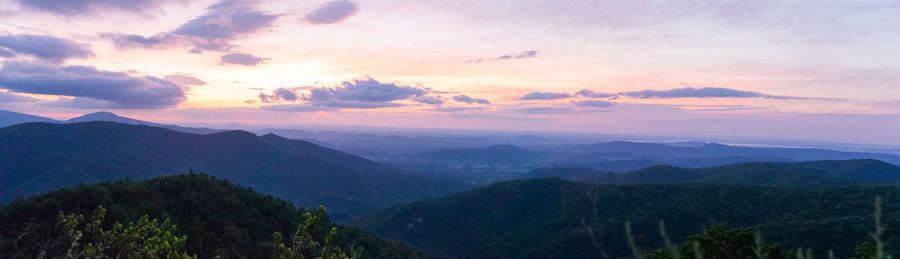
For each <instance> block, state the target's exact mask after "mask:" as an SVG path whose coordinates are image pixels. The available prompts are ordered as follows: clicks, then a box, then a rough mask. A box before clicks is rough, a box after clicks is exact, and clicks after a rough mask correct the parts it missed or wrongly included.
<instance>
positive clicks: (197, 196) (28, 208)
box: [0, 174, 418, 258]
mask: <svg viewBox="0 0 900 259" xmlns="http://www.w3.org/2000/svg"><path fill="white" fill-rule="evenodd" d="M101 205H102V206H103V207H104V208H106V209H107V210H108V211H107V213H106V215H107V219H108V220H106V221H105V222H106V223H111V222H117V221H118V222H133V221H136V220H138V219H139V218H140V217H142V216H143V215H148V216H150V217H151V218H156V219H165V218H169V219H171V220H172V222H173V223H175V224H176V226H177V227H178V230H179V231H180V233H175V234H176V235H186V236H187V237H188V239H187V244H186V249H187V251H188V252H189V254H197V255H199V256H200V258H211V257H212V256H215V255H222V256H225V257H226V258H271V252H272V248H273V247H272V241H273V238H272V237H273V233H274V232H280V233H284V234H285V235H286V236H287V237H291V235H292V234H293V233H294V231H296V230H297V225H298V223H299V222H300V220H301V214H302V213H303V212H304V211H305V210H304V209H302V208H301V209H298V208H295V207H294V206H293V205H291V204H290V203H289V202H286V201H284V200H281V199H276V198H273V197H272V196H271V195H263V194H260V193H257V192H255V191H253V190H250V189H245V188H242V187H239V186H236V185H234V184H231V183H229V182H228V181H225V180H217V179H215V178H213V177H209V176H206V175H203V174H185V175H175V176H165V177H158V178H153V179H150V180H146V181H141V182H132V181H120V182H113V183H109V182H107V183H101V184H95V185H81V186H78V187H74V188H66V189H62V190H57V191H52V192H49V193H46V194H41V195H37V196H32V197H29V198H26V199H19V200H16V201H14V202H12V203H10V204H8V205H3V206H0V222H2V224H0V258H14V257H21V258H35V257H37V254H38V253H39V251H41V250H47V249H48V248H49V247H48V246H47V244H48V237H50V236H53V235H56V234H58V233H57V232H58V231H59V230H58V228H59V227H60V226H57V225H56V223H57V220H58V219H57V213H58V212H64V213H65V214H70V213H74V214H86V215H88V216H90V215H91V211H92V210H93V209H94V208H97V206H101ZM320 227H321V228H323V229H324V230H316V231H318V232H323V231H327V229H328V228H330V227H331V223H328V221H327V219H325V222H324V224H322V225H321V226H320ZM338 237H339V241H338V243H339V244H340V245H341V246H343V247H345V250H346V251H349V246H350V245H351V244H355V245H356V246H357V247H363V248H364V256H365V257H366V258H369V257H371V258H410V257H416V256H418V255H417V254H416V253H415V252H414V251H412V250H410V249H408V248H406V246H405V245H403V244H402V243H396V242H388V241H384V240H381V239H378V238H376V237H374V236H373V235H370V234H366V233H363V232H361V231H359V230H358V229H354V228H347V227H341V228H340V234H339V235H338ZM288 243H290V241H289V240H288Z"/></svg>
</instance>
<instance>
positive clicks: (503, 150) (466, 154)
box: [417, 145, 537, 163]
mask: <svg viewBox="0 0 900 259" xmlns="http://www.w3.org/2000/svg"><path fill="white" fill-rule="evenodd" d="M417 157H419V158H424V159H429V160H436V161H477V162H485V163H514V162H526V161H531V160H533V159H535V158H536V157H537V155H535V154H534V153H533V152H531V151H528V150H525V149H522V148H520V147H517V146H513V145H493V146H489V147H484V148H461V149H447V150H438V151H434V152H427V153H421V154H418V155H417Z"/></svg>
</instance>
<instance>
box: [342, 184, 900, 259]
mask: <svg viewBox="0 0 900 259" xmlns="http://www.w3.org/2000/svg"><path fill="white" fill-rule="evenodd" d="M879 196H880V197H884V198H885V199H886V200H891V201H900V188H896V187H894V186H850V187H840V188H773V187H759V186H736V185H721V186H717V185H699V184H670V185H619V186H616V185H590V184H583V183H576V182H569V181H563V180H559V179H529V180H517V181H509V182H504V183H498V184H495V185H491V186H487V187H484V188H480V189H477V190H475V191H470V192H464V193H459V194H455V195H451V196H448V197H445V198H441V199H436V200H429V201H421V202H414V203H411V204H405V205H399V206H395V207H392V208H389V209H387V210H384V211H382V212H379V213H376V214H372V215H369V216H367V217H364V218H360V219H359V220H358V221H356V222H355V223H356V224H358V225H360V226H362V227H363V228H364V229H367V230H371V231H373V232H375V233H378V234H381V235H382V236H383V237H386V238H395V239H399V240H403V241H406V242H409V243H410V244H411V245H413V246H417V247H421V248H423V249H427V251H429V252H431V253H434V254H438V255H446V256H453V257H463V258H472V257H493V258H537V257H543V258H548V257H549V258H592V257H604V256H602V254H604V253H607V254H608V255H609V257H610V258H619V257H624V256H629V255H631V254H632V248H631V247H636V250H638V251H642V250H647V249H646V248H658V247H664V246H665V240H664V238H662V237H661V236H660V235H659V234H658V233H659V221H660V220H664V221H665V223H666V224H665V228H666V231H667V234H668V238H669V239H670V242H671V243H672V244H682V245H681V247H679V251H683V250H688V252H690V253H685V252H683V253H682V256H683V258H686V257H687V254H693V251H692V250H693V245H692V244H690V243H687V242H686V240H687V239H688V238H689V237H690V236H692V235H694V234H697V233H702V232H703V231H704V230H705V227H708V226H711V225H712V224H715V223H726V224H728V225H730V226H734V227H738V228H737V229H738V230H740V229H742V228H744V227H746V228H749V229H755V230H759V231H760V232H761V233H762V234H763V235H764V236H765V239H766V240H767V241H769V242H772V243H776V244H779V245H780V246H781V247H783V248H795V247H804V249H806V248H810V249H812V251H813V253H814V256H815V257H819V258H824V257H827V254H826V253H827V252H828V250H832V251H833V253H834V255H835V256H836V257H840V258H848V257H850V256H853V254H854V251H853V248H854V245H856V244H858V243H859V242H862V241H864V240H869V239H870V238H871V236H870V235H869V232H871V231H872V229H873V228H872V226H873V224H874V222H873V217H872V213H871V212H872V209H871V208H872V203H871V201H872V200H874V198H875V197H879ZM883 215H884V216H883V217H882V218H881V220H882V221H883V222H882V223H883V225H887V226H894V225H900V207H897V206H884V208H883ZM626 221H628V222H630V227H631V234H632V238H631V240H632V242H633V244H632V245H629V243H628V241H629V238H628V237H627V233H626V231H625V229H623V228H622V226H623V224H624V223H625V222H626ZM586 226H587V227H586ZM710 230H714V229H710ZM717 233H725V234H727V233H730V232H724V231H720V232H715V231H713V232H710V233H707V234H708V235H713V234H717ZM737 233H740V234H741V235H736V234H735V235H724V234H723V235H724V236H725V237H729V236H730V237H732V238H738V237H740V238H743V239H742V240H743V241H744V242H745V243H747V244H754V243H755V240H756V237H755V231H743V232H741V231H738V232H737ZM882 239H883V240H884V242H885V243H887V244H900V232H896V231H884V232H883V236H882ZM594 241H596V242H594ZM848 241H849V242H848ZM597 244H599V245H597ZM684 244H688V246H686V247H685V246H684ZM700 248H703V247H702V246H701V247H700ZM763 248H764V249H755V248H754V246H749V248H748V249H747V250H743V252H741V253H743V254H749V255H751V256H754V257H755V255H756V254H757V250H758V251H761V252H763V251H767V250H765V249H768V248H766V247H763ZM896 249H897V246H886V247H885V250H884V251H885V253H890V254H895V253H896V252H897V250H896ZM738 251H742V250H738ZM703 252H704V253H706V252H707V251H706V250H703ZM706 258H712V257H708V256H707V257H706Z"/></svg>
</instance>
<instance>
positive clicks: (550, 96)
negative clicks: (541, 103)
mask: <svg viewBox="0 0 900 259" xmlns="http://www.w3.org/2000/svg"><path fill="white" fill-rule="evenodd" d="M569 97H572V95H571V94H568V93H551V92H532V93H529V94H526V95H524V96H522V97H519V100H554V99H565V98H569Z"/></svg>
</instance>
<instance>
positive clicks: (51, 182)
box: [0, 122, 470, 219]
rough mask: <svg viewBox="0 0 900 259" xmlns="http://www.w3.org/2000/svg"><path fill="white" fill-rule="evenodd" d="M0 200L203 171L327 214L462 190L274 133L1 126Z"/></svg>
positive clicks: (460, 186) (87, 124)
mask: <svg viewBox="0 0 900 259" xmlns="http://www.w3.org/2000/svg"><path fill="white" fill-rule="evenodd" d="M0 146H3V147H4V148H3V149H0V161H3V162H2V163H0V201H5V202H8V201H10V200H13V199H15V198H18V197H23V196H26V195H31V194H35V193H40V192H44V191H49V190H53V189H57V188H61V187H69V186H74V185H75V184H78V183H96V182H102V181H112V180H122V179H126V178H130V179H147V178H151V177H155V176H160V175H168V174H177V173H184V172H188V171H189V170H193V171H197V172H205V173H208V174H210V175H214V176H216V177H220V178H224V179H228V180H230V181H233V182H235V183H238V184H241V185H243V186H248V187H252V188H254V189H255V190H258V191H262V192H265V193H269V194H272V195H275V196H277V197H283V198H285V199H287V200H289V201H291V202H294V203H295V204H297V205H301V206H317V205H320V204H322V205H325V206H327V207H329V208H330V210H331V212H332V217H333V218H336V219H345V218H347V217H348V216H349V215H351V214H355V213H360V212H364V211H368V210H372V209H375V208H380V207H386V206H388V205H391V204H395V203H398V202H408V201H414V200H418V199H422V198H429V197H438V196H441V195H446V194H449V193H453V192H457V191H461V190H465V189H467V188H470V186H469V185H467V184H463V183H459V182H456V181H451V180H444V179H437V178H432V177H428V176H420V175H411V174H405V173H403V172H401V171H398V170H395V169H393V168H390V167H387V166H384V165H381V164H379V163H375V162H372V161H370V160H367V159H364V158H361V157H357V156H354V155H350V154H346V153H343V152H339V151H335V150H331V149H327V148H323V147H321V146H318V145H315V144H312V143H309V142H305V141H298V140H289V139H285V138H282V137H279V136H276V135H271V134H270V135H265V136H256V135H254V134H252V133H249V132H244V131H227V132H220V133H213V134H207V135H197V134H189V133H183V132H178V131H173V130H169V129H164V128H159V127H151V126H144V125H128V124H120V123H112V122H83V123H72V124H53V123H26V124H19V125H15V126H10V127H6V128H2V129H0Z"/></svg>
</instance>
